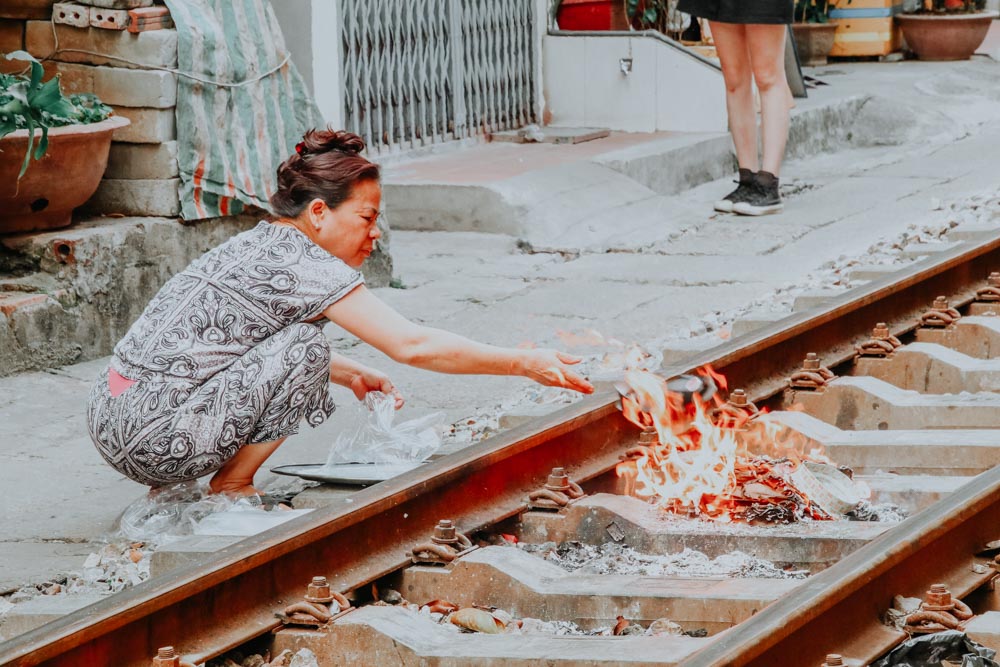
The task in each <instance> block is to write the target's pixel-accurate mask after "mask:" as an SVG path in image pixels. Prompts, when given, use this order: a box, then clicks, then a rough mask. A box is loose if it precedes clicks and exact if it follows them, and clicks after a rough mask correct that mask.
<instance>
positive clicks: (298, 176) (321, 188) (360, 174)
mask: <svg viewBox="0 0 1000 667" xmlns="http://www.w3.org/2000/svg"><path fill="white" fill-rule="evenodd" d="M364 149H365V141H364V139H362V138H361V137H359V136H358V135H356V134H352V133H350V132H337V131H334V130H330V129H326V130H309V131H308V132H306V134H305V136H304V137H302V141H301V142H300V143H299V144H297V145H296V146H295V154H294V155H292V157H290V158H288V159H287V160H285V161H284V162H282V163H281V166H280V167H278V191H277V192H275V193H274V194H273V195H271V211H272V213H274V214H275V215H277V216H280V217H284V218H294V217H296V216H298V215H299V214H300V213H301V212H302V210H303V209H304V208H305V207H306V205H307V204H308V203H309V202H311V201H312V200H313V199H322V200H323V201H324V202H326V205H327V206H329V207H330V208H336V207H337V206H340V205H341V204H342V203H343V202H344V201H345V200H346V199H347V198H348V197H350V196H351V189H352V188H353V187H354V184H355V183H357V182H358V181H365V180H376V181H377V180H378V179H379V175H380V172H379V167H378V165H377V164H375V163H374V162H371V161H369V160H368V158H366V157H364V156H363V155H361V151H363V150H364Z"/></svg>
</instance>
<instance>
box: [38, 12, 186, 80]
mask: <svg viewBox="0 0 1000 667" xmlns="http://www.w3.org/2000/svg"><path fill="white" fill-rule="evenodd" d="M56 30H57V32H58V35H59V47H60V48H62V49H75V51H74V52H61V53H59V54H58V55H57V56H56V60H59V61H62V62H73V63H88V64H91V65H110V66H112V67H127V68H131V69H144V68H145V67H177V31H176V30H151V31H148V32H140V33H138V34H132V33H130V32H127V31H124V30H102V29H101V28H74V27H71V26H67V25H61V24H60V25H57V26H56ZM25 46H26V48H27V51H28V52H29V53H31V54H32V55H33V56H35V57H36V58H39V59H41V58H46V57H48V56H49V55H50V54H51V53H52V52H53V51H54V50H55V40H54V38H53V35H52V24H51V23H49V21H47V20H46V21H28V23H27V28H26V31H25ZM79 51H89V52H90V53H79ZM95 53H101V54H114V55H115V56H116V58H108V57H105V56H97V55H92V54H95ZM119 58H121V59H122V60H119Z"/></svg>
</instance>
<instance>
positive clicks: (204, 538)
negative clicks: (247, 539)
mask: <svg viewBox="0 0 1000 667" xmlns="http://www.w3.org/2000/svg"><path fill="white" fill-rule="evenodd" d="M241 539H243V538H242V537H231V536H224V535H190V536H188V537H183V538H181V539H179V540H177V541H176V542H171V543H170V544H166V545H164V546H162V547H160V548H159V549H157V550H156V551H154V552H153V555H152V557H151V559H150V561H149V576H150V577H159V576H161V575H163V574H164V573H166V572H170V571H171V570H176V569H177V568H179V567H184V566H185V565H190V564H191V563H200V562H203V561H204V560H205V557H206V556H207V555H209V554H213V553H215V552H216V551H220V550H222V549H225V548H226V547H228V546H231V545H233V544H236V543H237V542H239V541H240V540H241Z"/></svg>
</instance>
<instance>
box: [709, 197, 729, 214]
mask: <svg viewBox="0 0 1000 667" xmlns="http://www.w3.org/2000/svg"><path fill="white" fill-rule="evenodd" d="M712 208H714V209H715V210H716V211H718V212H719V213H732V212H733V202H731V201H727V200H725V199H723V200H721V201H717V202H715V206H713V207H712Z"/></svg>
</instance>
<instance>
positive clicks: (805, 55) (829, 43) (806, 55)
mask: <svg viewBox="0 0 1000 667" xmlns="http://www.w3.org/2000/svg"><path fill="white" fill-rule="evenodd" d="M792 32H793V33H795V48H796V50H797V51H798V53H799V63H800V64H802V65H805V66H807V67H815V66H817V65H825V64H826V59H827V56H829V55H830V50H831V49H832V48H833V37H834V33H836V32H837V23H836V22H835V21H834V22H828V23H793V24H792Z"/></svg>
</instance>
